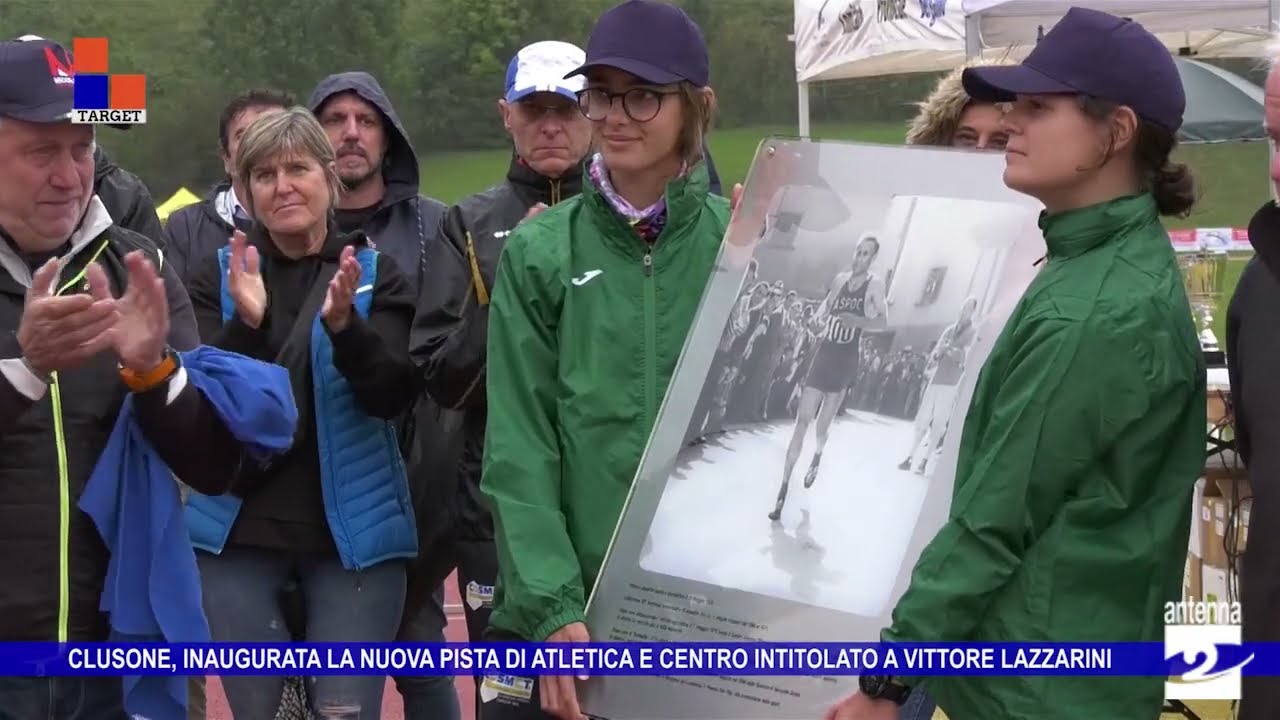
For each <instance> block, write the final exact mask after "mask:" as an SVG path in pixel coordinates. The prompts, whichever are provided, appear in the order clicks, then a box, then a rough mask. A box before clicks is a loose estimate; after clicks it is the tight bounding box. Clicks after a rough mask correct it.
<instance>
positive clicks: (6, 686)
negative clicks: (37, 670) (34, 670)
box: [0, 677, 128, 720]
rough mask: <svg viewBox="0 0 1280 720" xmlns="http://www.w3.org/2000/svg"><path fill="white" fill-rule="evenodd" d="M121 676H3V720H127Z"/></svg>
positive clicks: (0, 707)
mask: <svg viewBox="0 0 1280 720" xmlns="http://www.w3.org/2000/svg"><path fill="white" fill-rule="evenodd" d="M123 692H124V686H123V684H122V683H121V681H120V678H118V677H63V678H45V677H0V720H127V718H128V716H127V715H125V714H124V704H123V703H124V696H123Z"/></svg>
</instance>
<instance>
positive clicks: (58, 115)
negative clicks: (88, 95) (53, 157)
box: [0, 35, 75, 123]
mask: <svg viewBox="0 0 1280 720" xmlns="http://www.w3.org/2000/svg"><path fill="white" fill-rule="evenodd" d="M74 99H75V77H74V73H73V70H72V65H71V53H69V52H67V49H66V48H64V47H62V46H61V45H59V44H58V43H56V42H53V41H52V40H45V39H44V38H40V37H36V36H34V35H24V36H23V37H20V38H17V39H15V40H6V41H3V42H0V117H9V118H14V119H15V120H25V121H27V122H34V123H55V122H64V121H66V120H70V119H71V109H72V105H73V103H74Z"/></svg>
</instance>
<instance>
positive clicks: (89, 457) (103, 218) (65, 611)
mask: <svg viewBox="0 0 1280 720" xmlns="http://www.w3.org/2000/svg"><path fill="white" fill-rule="evenodd" d="M0 239H3V242H0V329H2V330H3V331H4V332H3V334H2V335H0V364H2V365H0V367H3V369H4V373H3V375H0V554H2V555H3V556H4V558H5V560H4V562H2V563H0V588H4V590H3V591H0V640H4V641H14V640H28V641H34V640H44V641H52V640H63V641H65V640H73V641H75V640H78V641H102V640H105V639H106V638H107V625H106V618H105V616H104V615H103V614H102V613H101V612H100V611H99V609H98V606H99V602H100V599H101V594H102V587H103V580H104V578H105V576H106V571H107V561H108V556H107V550H106V547H105V545H104V544H103V542H102V540H101V539H100V538H99V536H98V531H97V529H96V528H95V527H94V524H93V521H92V520H90V519H89V517H88V516H86V515H85V514H84V513H83V512H81V511H80V509H79V507H78V500H79V498H80V494H81V492H82V491H83V490H84V487H85V484H86V482H87V481H88V480H89V477H90V475H91V474H92V472H93V469H94V467H95V466H96V465H97V463H98V459H99V457H100V455H101V454H102V451H103V449H104V448H105V447H106V444H107V439H108V437H109V436H110V434H111V431H112V429H113V427H114V426H115V422H116V418H117V416H118V415H119V412H120V407H121V404H122V403H123V402H124V398H125V396H126V394H127V393H128V389H127V388H126V386H125V385H124V383H122V382H121V381H120V378H119V375H118V367H117V364H116V358H115V356H114V355H113V354H111V353H101V354H99V355H97V356H95V357H94V358H92V359H90V360H89V361H88V362H86V363H84V364H83V365H81V366H80V367H77V368H75V369H71V370H66V371H63V372H59V373H58V374H57V377H56V380H55V381H54V382H53V383H52V384H51V385H50V386H49V387H48V388H45V389H44V390H43V393H42V394H41V395H40V396H39V399H37V400H35V401H32V400H31V399H29V397H31V396H25V395H24V394H23V393H22V392H21V391H19V390H18V387H19V385H17V384H15V382H14V380H13V379H12V377H13V375H11V373H12V372H16V368H17V366H18V364H20V363H21V360H20V359H19V358H21V356H22V349H21V347H20V346H19V345H18V342H17V337H16V331H17V329H18V326H19V324H20V322H21V318H22V313H23V308H24V300H25V294H26V291H27V287H28V286H29V284H30V282H31V272H32V267H33V266H38V265H39V264H41V261H40V260H39V259H33V258H25V257H23V256H21V255H20V254H19V253H18V252H17V250H16V245H14V244H13V243H12V242H11V241H10V240H9V238H7V237H5V234H4V232H3V230H2V229H0ZM135 250H141V251H143V252H145V253H146V254H147V255H148V256H149V257H150V258H151V259H152V261H153V262H154V263H156V264H158V265H159V266H160V274H161V277H162V278H163V279H164V281H165V289H166V295H167V300H168V305H169V315H170V334H169V342H170V344H171V345H172V346H173V347H175V348H177V349H178V350H189V349H191V348H193V347H195V346H196V345H198V344H199V338H198V337H197V335H196V328H195V319H194V317H193V315H192V311H191V303H190V302H189V301H188V299H187V294H186V291H185V290H184V289H183V286H182V283H180V282H178V280H177V278H176V276H175V275H174V274H173V271H172V268H170V267H169V266H168V265H166V264H164V262H163V259H162V255H161V254H160V253H159V252H157V250H156V247H155V244H154V243H153V242H152V241H150V240H148V239H147V238H145V237H143V236H141V235H139V234H137V233H134V232H132V231H130V230H125V229H123V228H120V227H117V226H114V225H112V224H111V220H110V219H109V218H108V217H107V211H106V209H105V208H104V207H103V204H102V203H101V202H94V203H93V204H91V205H90V208H89V211H88V212H87V213H86V214H85V217H84V219H83V221H82V223H81V229H80V230H78V231H77V232H76V233H75V234H74V235H73V236H72V237H71V239H70V240H69V243H68V247H67V249H66V250H65V251H62V252H61V255H62V257H63V258H64V259H65V263H66V264H65V266H64V267H63V270H62V272H61V275H60V277H59V280H58V283H59V288H60V290H61V292H63V293H77V292H84V291H85V290H86V285H87V283H86V281H85V280H84V269H85V268H86V267H88V265H89V263H91V262H97V263H98V264H99V265H100V266H101V267H102V268H103V269H104V270H105V271H106V274H107V277H108V279H109V280H110V282H111V284H112V288H113V292H114V294H116V295H117V296H118V295H119V294H120V293H121V290H122V289H123V288H124V286H125V285H126V283H127V280H128V272H127V270H126V269H125V266H124V262H123V260H124V257H125V256H126V255H127V254H129V253H130V252H133V251H135ZM37 385H38V383H37ZM164 387H165V388H166V389H159V390H155V391H151V392H147V393H139V394H137V395H135V407H136V408H137V419H138V423H139V426H140V427H141V429H142V432H143V434H144V435H145V436H146V437H147V439H148V440H149V441H150V442H151V444H152V445H153V446H154V447H155V448H156V450H157V452H158V453H159V454H160V456H161V457H162V458H163V459H164V460H165V462H167V463H168V464H169V467H170V468H172V469H173V471H174V473H175V474H177V475H178V476H179V477H181V478H182V479H183V481H184V482H186V483H187V484H188V485H191V486H192V487H195V488H198V489H200V491H201V492H207V493H209V494H218V493H221V492H223V491H225V489H226V487H227V485H228V483H229V482H230V479H231V478H232V476H233V475H234V473H235V468H236V467H237V466H238V465H239V461H240V457H241V455H240V453H239V450H238V447H237V446H236V445H235V444H234V442H233V441H232V440H231V436H230V435H229V434H228V433H227V432H226V429H225V427H221V426H220V423H219V426H218V428H217V431H216V432H208V430H209V429H210V427H211V426H210V424H209V423H210V422H213V421H212V417H213V416H212V415H211V411H210V410H209V409H208V406H207V404H206V403H205V401H204V400H203V399H202V398H203V396H201V395H200V394H199V392H198V390H196V387H195V385H193V384H188V385H187V386H186V388H185V389H183V390H182V391H181V392H180V393H179V394H178V395H177V397H176V398H174V399H173V401H172V402H170V403H166V394H167V386H164Z"/></svg>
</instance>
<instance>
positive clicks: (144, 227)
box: [93, 145, 164, 247]
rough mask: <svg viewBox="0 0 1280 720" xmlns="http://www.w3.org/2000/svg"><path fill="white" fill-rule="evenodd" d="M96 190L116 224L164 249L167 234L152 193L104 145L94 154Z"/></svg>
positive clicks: (94, 186)
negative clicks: (162, 227)
mask: <svg viewBox="0 0 1280 720" xmlns="http://www.w3.org/2000/svg"><path fill="white" fill-rule="evenodd" d="M93 191H94V192H95V193H97V194H98V199H100V200H102V204H103V205H104V206H105V207H106V208H107V213H108V214H110V215H111V219H112V220H114V221H115V223H116V225H118V226H120V227H122V228H125V229H126V230H132V231H134V232H136V233H138V234H139V235H142V236H143V237H145V238H147V239H148V240H150V241H151V242H153V243H155V244H157V245H159V246H160V247H164V233H163V232H162V230H161V226H160V216H159V215H157V214H156V203H155V200H154V199H152V197H151V191H150V190H148V189H147V185H146V183H144V182H142V180H141V179H140V178H139V177H138V176H137V175H134V174H133V173H131V172H129V171H128V170H125V169H124V168H122V167H120V166H119V165H116V164H115V162H114V161H113V160H112V159H111V158H110V157H109V156H108V155H107V153H106V151H105V150H103V149H102V146H101V145H99V146H98V147H96V148H95V149H94V151H93Z"/></svg>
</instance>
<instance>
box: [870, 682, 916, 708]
mask: <svg viewBox="0 0 1280 720" xmlns="http://www.w3.org/2000/svg"><path fill="white" fill-rule="evenodd" d="M858 689H860V690H861V691H862V694H863V695H866V696H867V697H869V698H875V699H877V700H890V701H892V702H893V703H894V704H896V705H902V704H903V703H905V702H906V701H907V696H909V695H911V688H909V687H907V686H906V685H902V684H901V683H896V682H894V681H893V676H892V675H861V676H859V677H858Z"/></svg>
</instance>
